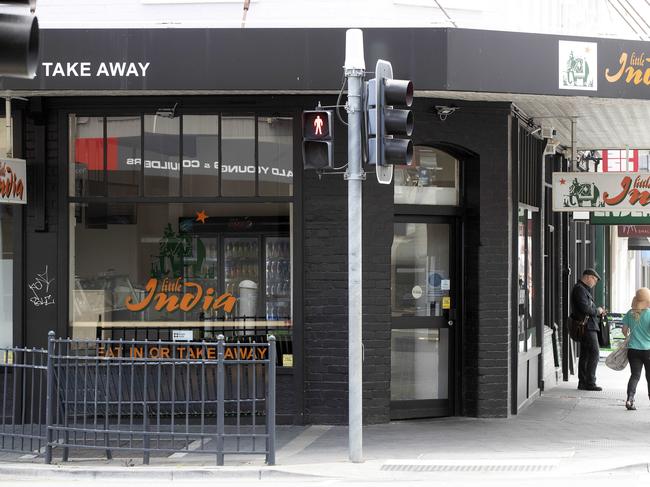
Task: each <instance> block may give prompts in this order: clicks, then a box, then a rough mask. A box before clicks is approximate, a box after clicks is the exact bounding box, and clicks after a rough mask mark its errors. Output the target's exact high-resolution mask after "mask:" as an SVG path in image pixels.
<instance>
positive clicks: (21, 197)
mask: <svg viewBox="0 0 650 487" xmlns="http://www.w3.org/2000/svg"><path fill="white" fill-rule="evenodd" d="M0 203H19V204H23V205H25V204H27V169H26V163H25V160H24V159H6V158H0Z"/></svg>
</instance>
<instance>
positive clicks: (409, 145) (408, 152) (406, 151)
mask: <svg viewBox="0 0 650 487" xmlns="http://www.w3.org/2000/svg"><path fill="white" fill-rule="evenodd" d="M384 157H385V161H386V163H387V164H394V165H399V166H403V165H410V164H411V162H413V142H412V141H411V139H386V140H384Z"/></svg>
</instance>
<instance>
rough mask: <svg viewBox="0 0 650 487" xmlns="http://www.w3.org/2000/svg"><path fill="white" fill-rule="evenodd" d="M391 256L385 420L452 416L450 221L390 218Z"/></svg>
mask: <svg viewBox="0 0 650 487" xmlns="http://www.w3.org/2000/svg"><path fill="white" fill-rule="evenodd" d="M396 220H397V221H396V223H395V226H394V235H393V246H392V252H391V262H392V263H391V308H392V331H391V418H393V419H403V418H418V417H433V416H447V415H449V414H452V405H451V401H450V398H452V397H453V394H452V391H451V389H452V386H453V383H452V380H451V379H450V378H451V377H452V376H453V374H452V370H453V366H452V364H453V358H454V357H453V355H454V354H453V349H454V333H453V332H454V326H455V325H456V314H457V302H456V300H457V299H458V293H457V292H456V287H457V282H456V276H455V267H456V266H455V265H454V263H455V255H454V251H453V250H454V248H455V246H454V245H453V242H454V240H455V239H454V234H455V231H454V229H455V225H454V223H453V222H450V221H445V220H444V219H442V218H428V219H427V220H426V221H421V222H414V221H406V220H403V221H400V219H396Z"/></svg>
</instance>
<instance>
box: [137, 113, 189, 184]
mask: <svg viewBox="0 0 650 487" xmlns="http://www.w3.org/2000/svg"><path fill="white" fill-rule="evenodd" d="M179 153H180V118H178V117H175V118H168V117H162V116H159V115H145V117H144V190H145V195H146V196H178V194H179V181H180V174H181V173H180V164H179Z"/></svg>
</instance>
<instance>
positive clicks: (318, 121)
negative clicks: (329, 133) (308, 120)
mask: <svg viewBox="0 0 650 487" xmlns="http://www.w3.org/2000/svg"><path fill="white" fill-rule="evenodd" d="M314 135H323V119H322V118H320V115H318V116H316V118H315V119H314Z"/></svg>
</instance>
